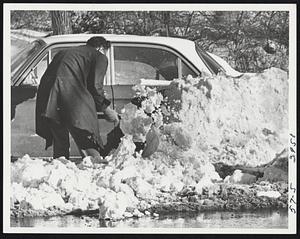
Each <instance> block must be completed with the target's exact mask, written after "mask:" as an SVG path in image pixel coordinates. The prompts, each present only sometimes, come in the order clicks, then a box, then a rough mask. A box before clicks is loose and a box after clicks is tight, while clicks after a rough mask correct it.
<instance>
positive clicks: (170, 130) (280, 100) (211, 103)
mask: <svg viewBox="0 0 300 239" xmlns="http://www.w3.org/2000/svg"><path fill="white" fill-rule="evenodd" d="M167 94H168V98H169V101H170V102H171V104H170V105H169V111H170V112H171V117H170V118H171V119H172V120H171V121H172V123H170V124H168V125H166V126H165V127H164V131H165V133H166V134H168V135H169V136H170V137H171V138H172V140H173V141H174V142H175V144H177V145H178V146H180V147H182V148H186V149H188V150H189V149H196V150H198V151H202V152H204V153H205V155H207V156H209V161H211V162H218V161H222V162H224V163H226V164H231V165H235V164H243V165H248V166H256V165H260V164H264V163H267V162H270V161H271V160H272V159H273V158H274V157H275V156H276V154H277V153H279V152H281V151H282V150H283V149H284V148H285V147H287V142H288V141H287V140H288V138H287V137H288V80H287V73H286V72H284V71H282V70H280V69H276V68H271V69H268V70H266V71H264V72H263V73H261V74H245V75H243V76H242V77H240V78H230V77H226V76H223V75H219V76H217V77H211V78H192V77H187V79H185V80H174V81H173V82H172V84H171V88H170V90H169V92H167Z"/></svg>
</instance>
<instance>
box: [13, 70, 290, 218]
mask: <svg viewBox="0 0 300 239" xmlns="http://www.w3.org/2000/svg"><path fill="white" fill-rule="evenodd" d="M137 92H139V94H141V95H144V96H147V100H146V101H145V102H143V103H142V107H141V108H139V109H138V108H137V107H136V106H135V105H133V104H128V105H126V106H125V108H124V110H123V113H122V120H121V129H122V131H123V132H124V134H125V136H124V137H123V138H122V140H121V143H120V145H119V147H118V149H117V150H115V151H114V152H113V153H112V154H110V155H109V156H107V160H108V161H109V164H108V165H101V164H93V162H92V161H91V159H90V158H89V157H87V158H85V159H84V160H83V161H82V162H81V163H80V164H79V165H75V164H74V163H72V162H70V161H67V160H65V159H64V158H59V159H54V160H53V161H52V162H50V163H49V162H45V161H43V160H41V159H38V158H34V159H33V158H30V157H29V156H28V155H25V156H24V157H23V158H20V159H18V160H17V161H16V162H14V163H12V164H11V204H12V205H16V204H18V205H19V207H20V208H21V209H22V207H24V208H25V209H26V208H29V209H33V210H49V208H50V209H51V208H53V207H54V208H55V209H58V210H60V211H62V212H64V213H65V212H70V211H73V210H76V209H81V210H92V209H98V208H99V217H100V218H110V219H120V218H124V217H132V216H138V217H139V216H143V215H144V214H143V212H145V210H147V209H148V208H150V207H151V206H153V205H155V204H157V203H161V202H166V201H169V202H171V201H172V200H173V199H174V198H175V197H176V193H179V192H180V191H181V190H183V189H184V188H185V187H188V186H193V187H195V191H196V192H198V193H199V194H200V193H201V192H202V189H203V187H205V186H210V185H212V184H213V183H214V182H218V181H222V179H221V178H220V177H219V175H218V173H217V172H216V171H215V168H214V166H213V164H212V163H213V162H225V163H226V164H231V165H235V164H240V165H250V166H256V165H260V164H264V163H267V162H269V161H271V160H272V159H273V158H274V157H275V155H276V153H279V152H281V151H282V149H283V148H285V147H286V142H287V141H286V137H287V129H288V124H287V122H288V118H287V117H288V111H287V109H288V82H287V74H286V72H284V71H281V70H279V69H275V68H271V69H269V70H267V71H265V72H264V73H262V74H245V75H244V76H242V77H240V78H228V77H225V76H216V77H211V78H192V77H187V79H185V80H180V79H177V80H174V81H173V82H172V83H171V86H170V89H169V90H167V91H166V94H167V97H168V100H169V104H168V105H167V106H164V107H160V104H161V102H162V100H163V99H162V96H161V95H160V94H158V93H157V92H156V91H155V90H152V89H150V88H145V87H141V86H137ZM145 112H146V113H150V114H151V116H149V115H147V114H146V113H145ZM153 123H154V124H155V125H156V127H157V128H159V129H160V145H159V149H158V150H157V152H156V153H154V154H153V155H151V157H149V158H142V157H141V154H140V153H139V152H135V144H134V143H133V141H134V142H136V141H141V142H143V141H144V140H145V137H146V134H147V132H148V131H149V129H150V127H151V124H153ZM243 180H244V181H243ZM225 181H226V182H228V183H252V182H254V178H253V177H251V175H250V176H249V175H244V174H242V173H241V172H239V171H238V170H237V171H236V172H234V174H233V175H232V176H228V177H227V179H225ZM148 214H149V212H148Z"/></svg>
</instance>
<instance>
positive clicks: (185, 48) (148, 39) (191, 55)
mask: <svg viewBox="0 0 300 239" xmlns="http://www.w3.org/2000/svg"><path fill="white" fill-rule="evenodd" d="M93 36H102V37H104V38H105V39H106V40H108V41H110V42H127V43H135V42H136V43H148V44H159V45H164V46H167V47H171V48H173V49H175V50H177V51H178V52H180V53H181V54H183V55H184V56H185V57H186V58H187V59H189V61H190V62H191V63H192V64H193V65H194V66H196V68H198V70H200V71H201V72H206V73H207V74H211V71H210V70H209V69H208V68H207V66H206V65H205V64H204V63H203V61H202V60H201V59H200V57H199V56H198V54H197V53H196V50H195V43H194V42H193V41H191V40H187V39H183V38H179V37H177V38H175V37H162V36H138V35H127V34H118V35H117V34H87V33H80V34H66V35H55V36H48V37H44V38H42V39H43V40H44V42H45V43H46V44H47V45H51V44H55V43H68V42H86V41H87V40H88V39H89V38H91V37H93ZM209 55H210V56H211V57H213V58H214V60H215V61H217V63H218V64H220V65H221V66H222V67H223V69H225V71H226V73H227V74H228V75H229V76H233V77H238V76H241V75H242V73H240V72H238V71H236V70H234V69H233V68H231V67H230V66H229V64H228V63H227V62H226V61H224V60H222V59H221V58H220V57H217V56H216V55H214V54H211V53H209Z"/></svg>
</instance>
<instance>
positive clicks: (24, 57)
mask: <svg viewBox="0 0 300 239" xmlns="http://www.w3.org/2000/svg"><path fill="white" fill-rule="evenodd" d="M45 45H46V43H45V42H44V41H34V42H32V43H31V44H30V45H28V46H26V48H24V49H23V50H22V51H21V52H20V53H19V54H17V56H15V57H14V59H11V77H14V75H15V74H16V72H18V71H19V70H20V69H21V68H22V66H24V65H25V63H26V62H30V61H31V60H32V59H33V58H34V57H35V56H36V55H37V54H38V53H39V52H40V51H41V49H42V48H43V47H44V46H45Z"/></svg>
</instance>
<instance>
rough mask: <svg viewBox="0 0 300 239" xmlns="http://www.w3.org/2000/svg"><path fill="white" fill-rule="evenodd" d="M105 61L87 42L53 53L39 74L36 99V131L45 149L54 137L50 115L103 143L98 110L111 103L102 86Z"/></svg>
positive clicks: (105, 68) (57, 120) (105, 66)
mask: <svg viewBox="0 0 300 239" xmlns="http://www.w3.org/2000/svg"><path fill="white" fill-rule="evenodd" d="M107 64H108V60H107V57H106V56H105V55H103V54H102V53H100V52H99V51H97V50H96V49H95V48H93V47H91V46H88V45H85V46H78V47H74V48H71V49H67V50H62V51H60V52H58V53H57V54H56V55H55V57H54V58H53V60H52V62H51V63H50V65H49V66H48V68H47V70H46V72H45V73H44V75H43V76H42V78H41V81H40V85H39V88H38V92H37V101H36V133H37V134H38V135H39V136H41V137H43V138H44V139H46V149H47V148H48V147H49V146H51V145H52V141H53V136H52V134H51V131H50V129H49V125H48V122H49V119H50V120H54V121H55V122H57V123H59V124H68V125H70V126H73V127H76V128H79V129H82V130H85V131H87V132H88V133H90V135H91V136H92V137H93V139H94V140H95V141H96V142H97V143H98V144H99V145H100V146H102V142H101V138H100V134H99V126H98V119H97V111H103V110H104V109H105V108H106V107H107V106H108V105H109V104H110V101H109V100H107V99H106V98H105V96H104V90H103V80H104V76H105V74H106V70H107Z"/></svg>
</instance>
